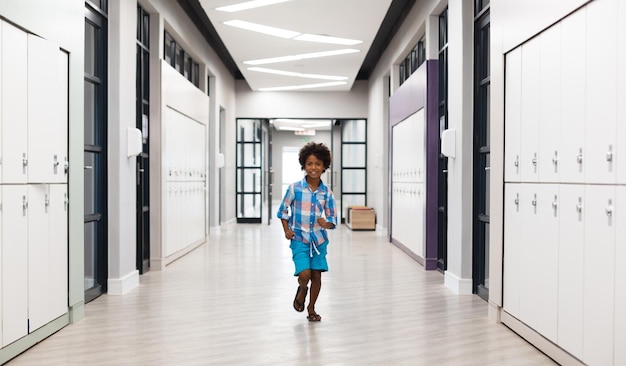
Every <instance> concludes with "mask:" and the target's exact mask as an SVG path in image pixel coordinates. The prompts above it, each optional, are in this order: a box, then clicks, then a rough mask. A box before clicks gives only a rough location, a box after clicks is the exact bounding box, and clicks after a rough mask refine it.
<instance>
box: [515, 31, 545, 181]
mask: <svg viewBox="0 0 626 366" xmlns="http://www.w3.org/2000/svg"><path fill="white" fill-rule="evenodd" d="M539 46H540V44H539V42H538V41H537V39H534V40H531V41H529V42H527V43H525V44H524V45H523V46H522V103H521V107H522V114H521V128H520V135H521V148H520V152H521V154H520V170H521V180H522V182H538V181H539V179H538V178H539V175H538V166H539V165H540V164H543V163H544V162H541V161H539V108H540V103H539V102H540V100H539V97H540V93H539V92H540V79H539V75H540V57H541V48H540V47H539Z"/></svg>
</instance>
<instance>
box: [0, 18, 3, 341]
mask: <svg viewBox="0 0 626 366" xmlns="http://www.w3.org/2000/svg"><path fill="white" fill-rule="evenodd" d="M0 22H1V21H0ZM1 36H2V25H0V37H1ZM1 48H2V47H0V49H1ZM0 74H2V73H0ZM1 81H2V80H1V79H0V82H1ZM0 89H2V88H0ZM0 99H2V96H1V95H0ZM0 170H2V169H0ZM3 261H4V260H3V257H2V186H0V324H2V314H3V310H2V298H3V297H4V296H3V295H4V294H3V290H2V282H3V281H4V280H3V278H4V275H3V269H2V262H3ZM3 346H4V341H3V340H2V327H1V326H0V348H2V347H3Z"/></svg>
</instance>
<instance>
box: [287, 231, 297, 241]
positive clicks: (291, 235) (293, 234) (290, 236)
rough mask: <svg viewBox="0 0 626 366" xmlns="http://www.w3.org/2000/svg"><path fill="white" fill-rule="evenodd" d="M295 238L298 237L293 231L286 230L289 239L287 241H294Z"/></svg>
mask: <svg viewBox="0 0 626 366" xmlns="http://www.w3.org/2000/svg"><path fill="white" fill-rule="evenodd" d="M294 236H296V233H294V232H293V230H290V229H287V230H285V238H287V240H291V239H293V237H294Z"/></svg>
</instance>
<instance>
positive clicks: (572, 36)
mask: <svg viewBox="0 0 626 366" xmlns="http://www.w3.org/2000/svg"><path fill="white" fill-rule="evenodd" d="M586 28H587V11H586V8H582V9H579V10H578V11H576V12H575V13H573V14H571V15H569V16H568V17H567V18H565V19H564V20H563V21H562V22H561V60H563V62H562V63H561V98H560V100H561V145H560V151H559V155H560V156H559V167H560V169H559V170H560V174H559V175H560V179H561V182H564V183H582V182H584V173H585V172H584V169H585V166H586V159H585V153H586V149H585V110H586V108H585V105H586V103H585V98H586V93H585V85H586V81H585V78H584V77H583V75H585V72H586V62H585V60H586V58H585V57H581V56H580V55H586V54H587V50H586V42H584V40H585V38H586Z"/></svg>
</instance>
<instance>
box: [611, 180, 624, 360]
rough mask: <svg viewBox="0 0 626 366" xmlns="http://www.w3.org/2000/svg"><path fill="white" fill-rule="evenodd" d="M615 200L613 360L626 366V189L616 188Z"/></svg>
mask: <svg viewBox="0 0 626 366" xmlns="http://www.w3.org/2000/svg"><path fill="white" fill-rule="evenodd" d="M616 190H617V192H616V198H615V203H616V205H615V229H616V230H617V232H616V237H615V360H614V361H613V364H614V365H626V348H625V347H624V345H625V344H626V312H624V311H623V309H626V266H624V263H626V187H624V186H622V187H617V188H616Z"/></svg>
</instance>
